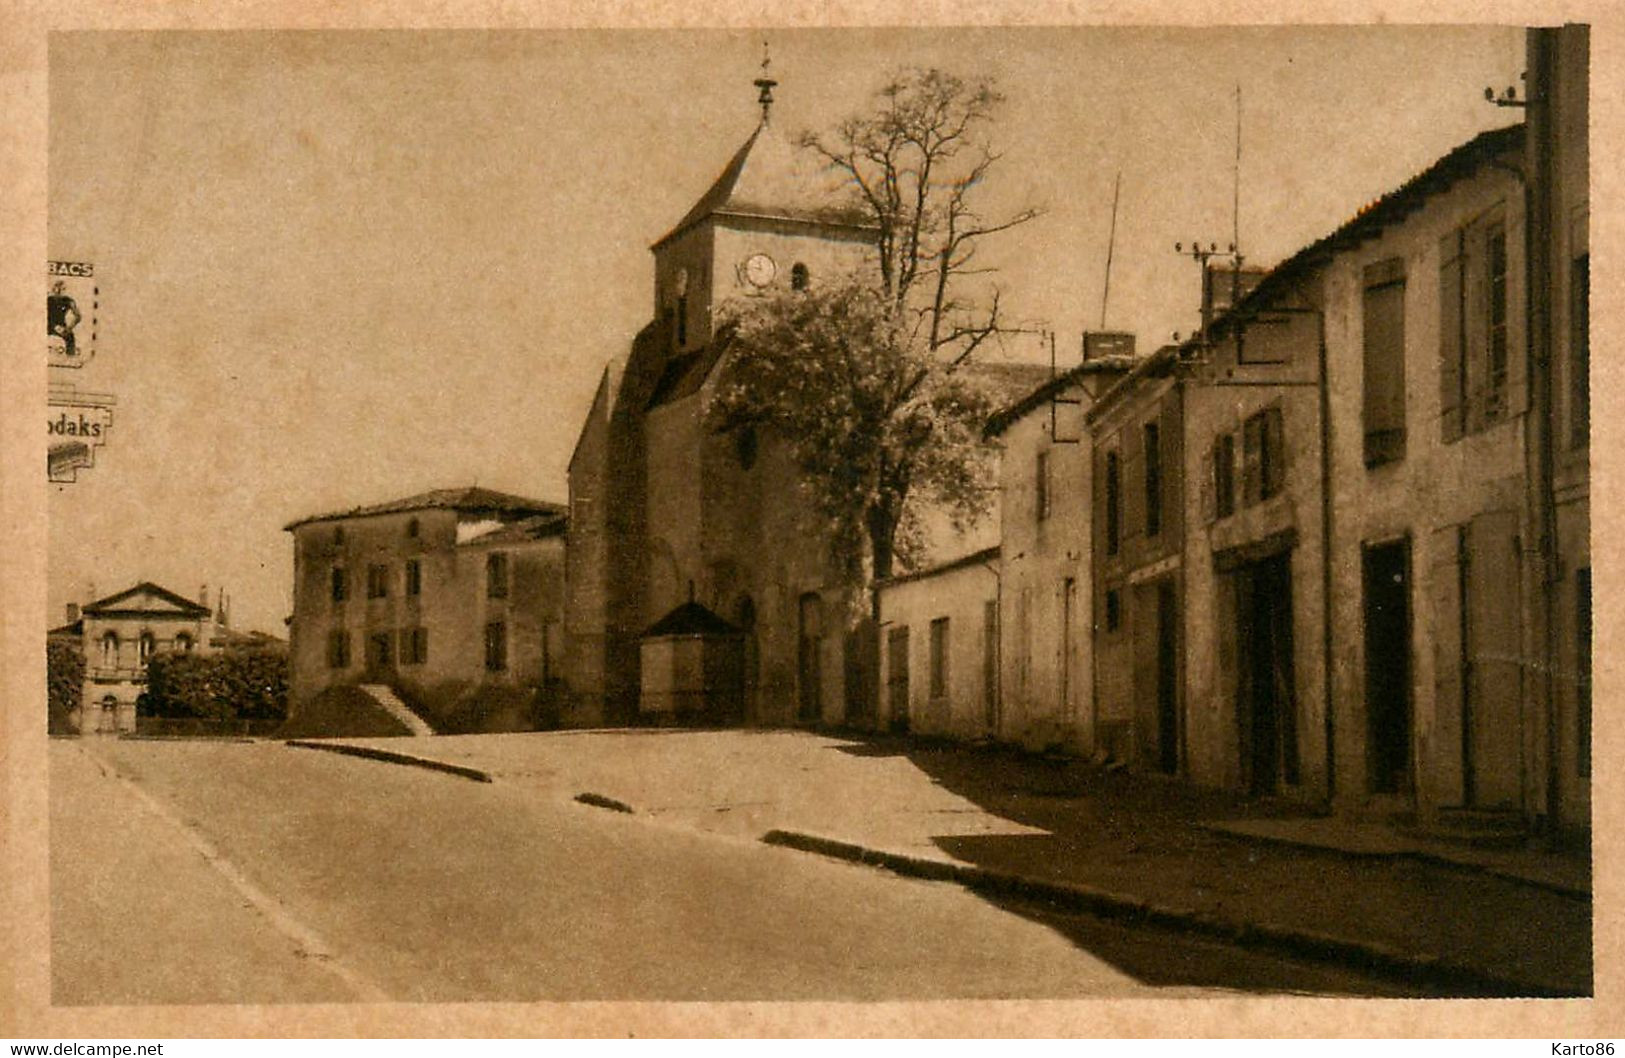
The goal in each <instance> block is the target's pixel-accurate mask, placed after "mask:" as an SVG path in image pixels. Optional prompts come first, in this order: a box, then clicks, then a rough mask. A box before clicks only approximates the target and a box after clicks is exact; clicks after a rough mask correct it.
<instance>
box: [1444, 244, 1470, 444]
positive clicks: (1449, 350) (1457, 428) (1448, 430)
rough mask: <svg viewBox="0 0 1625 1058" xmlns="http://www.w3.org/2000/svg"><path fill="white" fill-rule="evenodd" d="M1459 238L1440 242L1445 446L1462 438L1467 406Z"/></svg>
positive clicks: (1463, 290)
mask: <svg viewBox="0 0 1625 1058" xmlns="http://www.w3.org/2000/svg"><path fill="white" fill-rule="evenodd" d="M1462 237H1463V233H1462V232H1461V231H1460V230H1459V229H1458V230H1457V231H1453V232H1451V233H1450V234H1449V235H1446V236H1445V237H1444V238H1443V239H1440V240H1439V439H1440V440H1442V441H1443V442H1444V443H1445V444H1449V443H1450V442H1452V441H1455V440H1458V439H1459V438H1460V437H1461V435H1462V425H1463V419H1464V416H1465V409H1466V405H1467V393H1466V370H1465V369H1466V364H1465V362H1464V357H1465V356H1466V351H1467V335H1466V331H1465V323H1466V318H1465V315H1464V313H1463V311H1462V308H1463V298H1464V296H1465V289H1466V288H1465V286H1464V283H1463V277H1462V270H1463V266H1464V263H1465V258H1464V256H1463V254H1462Z"/></svg>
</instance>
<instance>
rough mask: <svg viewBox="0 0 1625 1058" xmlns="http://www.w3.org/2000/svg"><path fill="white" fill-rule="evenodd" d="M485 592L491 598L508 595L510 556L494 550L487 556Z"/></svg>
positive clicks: (501, 597)
mask: <svg viewBox="0 0 1625 1058" xmlns="http://www.w3.org/2000/svg"><path fill="white" fill-rule="evenodd" d="M485 594H486V597H487V598H491V599H506V598H507V597H508V556H507V554H506V553H505V552H502V551H493V552H491V553H490V554H489V555H486V556H485Z"/></svg>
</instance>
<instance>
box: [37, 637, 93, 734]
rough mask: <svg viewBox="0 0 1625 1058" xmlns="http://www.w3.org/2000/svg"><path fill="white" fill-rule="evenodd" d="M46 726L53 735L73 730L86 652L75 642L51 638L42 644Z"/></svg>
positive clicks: (82, 684) (81, 689) (83, 680)
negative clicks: (43, 647)
mask: <svg viewBox="0 0 1625 1058" xmlns="http://www.w3.org/2000/svg"><path fill="white" fill-rule="evenodd" d="M45 678H46V698H47V716H48V720H47V730H49V731H50V733H51V734H53V735H67V734H72V733H73V722H72V720H71V719H70V717H71V716H72V714H73V712H74V711H75V710H77V709H78V708H79V696H80V694H81V693H82V692H83V690H84V684H85V653H84V651H83V650H81V649H80V647H79V644H78V643H77V642H69V641H67V640H60V639H52V640H48V641H47V642H46V644H45Z"/></svg>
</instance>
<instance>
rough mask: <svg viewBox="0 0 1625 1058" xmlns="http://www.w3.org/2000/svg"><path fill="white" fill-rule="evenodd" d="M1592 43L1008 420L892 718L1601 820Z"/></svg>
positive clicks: (921, 626)
mask: <svg viewBox="0 0 1625 1058" xmlns="http://www.w3.org/2000/svg"><path fill="white" fill-rule="evenodd" d="M1587 53H1588V41H1587V33H1586V30H1585V28H1584V27H1565V28H1563V29H1551V30H1546V29H1541V30H1533V31H1531V32H1530V35H1529V74H1528V79H1529V95H1528V102H1527V109H1526V114H1525V116H1526V119H1527V120H1526V121H1525V122H1524V123H1521V124H1517V125H1511V126H1508V127H1506V128H1501V129H1497V130H1494V131H1490V132H1486V133H1484V134H1482V135H1479V136H1477V137H1475V138H1474V139H1473V140H1471V141H1470V142H1468V143H1465V144H1463V145H1461V146H1460V147H1458V148H1457V149H1455V150H1453V151H1451V152H1450V153H1449V154H1447V155H1445V156H1444V157H1443V158H1440V159H1439V160H1438V161H1437V162H1436V163H1434V164H1433V165H1431V166H1430V167H1428V168H1427V169H1426V170H1425V171H1424V172H1422V173H1420V174H1418V175H1417V176H1416V177H1414V178H1413V179H1411V180H1409V181H1407V182H1406V183H1405V184H1404V185H1403V186H1401V187H1399V188H1397V189H1396V190H1394V191H1393V192H1391V193H1389V194H1387V195H1384V196H1383V197H1382V198H1380V199H1379V200H1377V201H1376V202H1374V203H1372V204H1371V205H1370V206H1368V207H1367V208H1366V209H1364V210H1362V211H1361V212H1360V213H1359V215H1357V216H1356V217H1354V218H1353V219H1351V220H1350V221H1348V222H1347V223H1346V224H1344V225H1342V226H1341V227H1339V228H1338V229H1337V230H1336V231H1334V232H1332V233H1330V234H1329V235H1327V236H1326V237H1324V238H1322V239H1320V240H1318V241H1316V242H1315V243H1313V244H1311V245H1310V246H1307V247H1305V248H1304V249H1302V250H1301V251H1299V252H1298V253H1296V254H1294V255H1292V256H1291V257H1290V258H1288V259H1287V260H1286V261H1284V262H1283V263H1281V264H1280V265H1279V266H1277V267H1275V268H1273V269H1271V270H1269V271H1268V272H1267V273H1255V274H1244V275H1238V276H1234V277H1226V276H1225V275H1223V273H1222V272H1221V273H1219V274H1217V275H1214V276H1210V277H1209V278H1210V281H1209V282H1207V283H1205V284H1204V286H1205V289H1207V290H1209V291H1212V290H1214V289H1219V290H1222V289H1223V288H1224V287H1225V286H1227V285H1230V284H1227V283H1226V282H1225V281H1224V280H1225V279H1226V278H1230V279H1231V280H1232V282H1233V283H1234V289H1235V291H1236V293H1238V294H1239V295H1240V296H1239V297H1237V298H1236V299H1235V301H1234V304H1231V305H1218V306H1214V305H1209V306H1208V307H1207V309H1208V310H1207V311H1204V319H1206V320H1207V321H1208V322H1207V325H1206V326H1205V327H1204V328H1203V329H1202V330H1201V331H1200V332H1199V333H1198V334H1196V335H1195V336H1193V337H1192V338H1191V339H1189V340H1187V341H1185V342H1183V343H1180V344H1176V345H1170V346H1165V347H1163V348H1161V349H1158V350H1157V351H1155V352H1154V353H1152V354H1151V355H1149V356H1146V357H1142V358H1138V359H1132V360H1129V361H1128V362H1126V363H1125V361H1124V360H1123V358H1122V357H1121V356H1119V355H1113V354H1112V353H1109V352H1107V351H1106V350H1109V349H1110V350H1120V349H1121V348H1122V344H1123V342H1124V337H1123V336H1112V335H1092V336H1088V337H1086V339H1085V343H1084V355H1083V359H1082V361H1081V363H1078V364H1077V365H1076V366H1074V367H1073V368H1072V369H1071V370H1070V371H1067V372H1065V373H1064V374H1061V375H1059V376H1058V377H1057V378H1055V379H1053V380H1052V381H1051V382H1049V383H1048V384H1046V385H1045V386H1043V387H1041V388H1039V389H1038V390H1036V391H1035V392H1034V393H1032V394H1031V395H1029V396H1028V397H1027V398H1026V399H1025V400H1022V401H1019V402H1017V403H1016V404H1014V405H1012V406H1011V407H1010V408H1008V409H1007V410H1006V411H1005V412H1004V413H1002V414H1001V415H1000V416H998V417H997V418H995V420H994V421H993V422H992V423H991V424H990V425H989V429H988V433H989V435H990V436H991V437H994V438H997V440H998V441H999V442H1000V444H1001V446H1002V456H1001V459H1002V464H1001V481H1002V499H1001V518H1000V523H1001V539H1000V541H999V546H998V547H997V548H995V549H992V550H984V551H981V552H978V553H976V554H973V555H970V556H968V557H967V558H965V559H962V560H959V561H955V562H950V563H947V564H945V565H943V566H941V567H939V568H937V569H934V570H927V571H923V572H921V573H916V574H912V575H909V576H906V577H899V578H896V579H895V580H893V581H892V582H891V583H889V584H888V585H887V586H886V587H885V589H884V591H883V601H882V622H883V623H882V638H883V641H884V644H885V647H884V650H883V651H882V654H883V661H882V666H883V680H884V684H885V688H886V692H885V694H884V696H883V710H884V712H885V715H884V717H883V721H884V723H886V724H887V725H888V726H891V727H907V728H908V729H910V730H914V731H921V732H929V733H935V734H943V735H949V736H959V737H991V738H995V739H1000V740H1007V741H1018V742H1022V743H1025V744H1027V745H1030V746H1036V747H1046V746H1047V747H1062V748H1065V749H1068V750H1071V751H1074V752H1078V753H1083V754H1088V755H1094V756H1098V757H1100V758H1103V759H1104V758H1113V759H1117V760H1121V761H1123V762H1125V763H1127V764H1129V765H1131V766H1133V767H1136V768H1141V769H1146V770H1149V771H1157V772H1164V773H1168V774H1170V775H1178V776H1182V777H1185V778H1187V779H1189V780H1191V781H1193V782H1196V783H1201V784H1206V785H1212V786H1221V787H1228V788H1233V789H1240V790H1244V791H1248V792H1251V793H1255V794H1276V793H1279V794H1284V795H1288V796H1295V797H1300V798H1303V799H1306V800H1314V801H1319V802H1328V803H1330V804H1332V805H1334V806H1336V807H1338V808H1340V809H1344V810H1348V811H1353V812H1357V813H1367V814H1375V815H1390V814H1411V813H1416V814H1419V815H1421V816H1422V817H1423V818H1424V819H1425V820H1432V821H1449V820H1464V819H1465V820H1472V821H1476V822H1482V821H1484V820H1486V819H1498V818H1502V817H1512V818H1516V819H1518V820H1520V821H1521V822H1523V823H1526V824H1527V823H1537V824H1552V825H1555V826H1561V827H1575V828H1578V827H1584V826H1587V825H1588V822H1589V812H1590V782H1589V775H1590V731H1591V703H1590V673H1591V661H1590V650H1591V646H1590V634H1591V623H1590V622H1591V576H1590V554H1589V526H1590V523H1589V502H1588V493H1589V488H1588V481H1589V474H1588V463H1587V455H1588V439H1589V393H1588V381H1587V379H1588V371H1589V326H1588V297H1589V294H1588V284H1589V274H1590V269H1589V247H1588V244H1587V236H1586V231H1587V220H1588V205H1587V201H1588V200H1587V194H1588V182H1587V164H1588V157H1587V145H1586V98H1587ZM1213 280H1217V281H1216V282H1215V281H1213Z"/></svg>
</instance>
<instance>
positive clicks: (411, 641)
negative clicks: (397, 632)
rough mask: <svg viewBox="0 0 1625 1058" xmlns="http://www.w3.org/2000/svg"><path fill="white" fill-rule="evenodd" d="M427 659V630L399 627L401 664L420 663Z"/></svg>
mask: <svg viewBox="0 0 1625 1058" xmlns="http://www.w3.org/2000/svg"><path fill="white" fill-rule="evenodd" d="M428 660H429V630H428V629H427V628H403V629H401V664H403V665H422V664H424V663H425V662H427V661H428Z"/></svg>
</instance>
